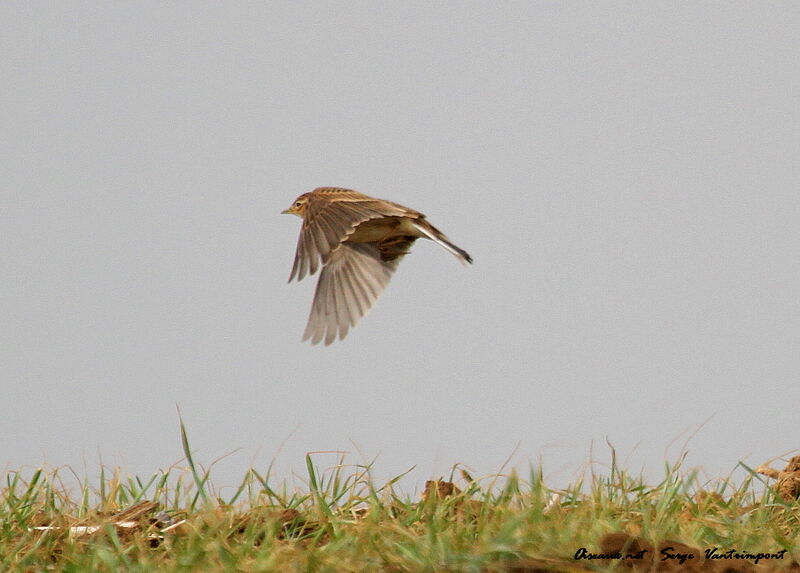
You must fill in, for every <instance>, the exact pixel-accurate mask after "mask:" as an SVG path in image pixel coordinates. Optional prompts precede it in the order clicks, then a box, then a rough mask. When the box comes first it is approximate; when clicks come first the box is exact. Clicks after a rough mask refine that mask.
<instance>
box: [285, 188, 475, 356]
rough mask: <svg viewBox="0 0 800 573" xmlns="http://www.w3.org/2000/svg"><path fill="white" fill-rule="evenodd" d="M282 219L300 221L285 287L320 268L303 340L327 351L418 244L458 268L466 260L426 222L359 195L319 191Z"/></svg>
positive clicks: (467, 258) (403, 209)
mask: <svg viewBox="0 0 800 573" xmlns="http://www.w3.org/2000/svg"><path fill="white" fill-rule="evenodd" d="M283 212H284V213H288V214H292V215H297V216H299V217H301V218H302V219H303V227H302V229H301V230H300V237H299V239H298V240H297V252H296V253H295V256H294V266H293V267H292V273H291V275H289V282H291V281H292V279H293V278H295V277H297V280H302V279H303V277H305V276H306V274H308V275H313V274H314V273H315V272H317V269H318V268H319V267H320V266H322V272H321V273H320V276H319V281H318V282H317V288H316V291H315V292H314V302H313V303H312V304H311V314H310V315H309V317H308V325H307V326H306V330H305V333H304V334H303V340H308V339H309V338H310V339H311V343H312V344H317V343H318V342H319V341H320V340H322V339H323V338H324V339H325V344H326V345H328V344H330V343H331V342H333V341H334V340H336V336H337V334H338V336H339V338H341V339H343V338H344V337H345V336H347V331H348V330H349V329H350V328H351V327H353V326H355V325H356V323H358V321H359V320H360V319H361V317H363V316H364V315H365V314H367V312H369V309H370V308H372V305H374V304H375V301H376V300H377V299H378V296H380V294H381V293H382V292H383V289H384V288H386V285H387V284H388V283H389V279H390V278H391V276H392V273H394V270H395V269H396V268H397V265H398V264H399V263H400V260H401V259H402V258H403V257H404V256H405V255H406V254H407V253H408V251H409V248H410V247H411V245H412V244H414V241H416V240H417V239H420V238H423V239H431V240H432V241H435V242H437V243H439V244H440V245H442V246H443V247H444V248H445V249H447V250H448V251H450V252H451V253H453V254H454V255H455V256H456V257H457V258H458V259H459V260H460V261H461V262H462V263H465V264H466V263H471V262H472V257H470V256H469V254H467V252H466V251H464V250H463V249H461V248H459V247H457V246H455V245H454V244H453V243H451V242H450V240H449V239H448V238H447V237H446V236H445V235H444V233H442V232H441V231H440V230H439V229H437V228H436V227H434V226H433V225H431V224H430V223H428V221H427V219H425V215H423V214H422V213H420V212H419V211H414V210H413V209H409V208H408V207H403V206H402V205H398V204H397V203H392V202H391V201H385V200H383V199H374V198H373V197H368V196H366V195H364V194H363V193H359V192H358V191H351V190H350V189H339V188H336V187H320V188H319V189H314V190H313V191H311V192H310V193H303V194H302V195H300V196H299V197H298V198H297V199H295V200H294V203H293V204H292V206H291V207H289V208H288V209H286V210H285V211H283Z"/></svg>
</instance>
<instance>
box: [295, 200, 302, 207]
mask: <svg viewBox="0 0 800 573" xmlns="http://www.w3.org/2000/svg"><path fill="white" fill-rule="evenodd" d="M300 205H302V203H301V202H300V201H297V202H296V203H295V204H294V206H295V207H299V206H300Z"/></svg>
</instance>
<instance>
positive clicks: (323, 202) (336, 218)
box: [289, 187, 416, 282]
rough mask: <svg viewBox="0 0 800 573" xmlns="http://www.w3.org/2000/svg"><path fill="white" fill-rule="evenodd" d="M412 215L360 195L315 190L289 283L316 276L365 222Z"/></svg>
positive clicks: (393, 205) (324, 189) (356, 193)
mask: <svg viewBox="0 0 800 573" xmlns="http://www.w3.org/2000/svg"><path fill="white" fill-rule="evenodd" d="M409 213H416V212H415V211H412V210H411V209H406V208H405V207H403V206H402V205H396V204H394V203H389V202H388V201H381V200H380V199H373V198H372V197H368V196H367V195H364V194H363V193H359V192H357V191H351V190H349V189H339V188H332V187H331V188H326V187H323V188H320V189H315V190H314V191H313V192H312V193H310V194H309V201H308V206H307V207H306V213H305V216H304V217H303V228H302V229H301V231H300V237H299V238H298V239H297V251H296V252H295V255H294V265H293V266H292V272H291V274H290V275H289V282H291V281H292V279H293V278H294V277H295V276H296V277H297V280H302V279H303V278H304V277H305V276H306V275H313V274H314V273H316V272H317V269H318V268H319V266H320V262H321V263H322V264H323V265H325V264H326V263H327V262H328V259H329V258H330V256H331V253H332V252H333V251H335V250H336V248H337V247H338V246H339V244H341V243H342V242H343V241H345V240H346V239H347V237H348V235H350V234H351V233H352V232H353V231H354V230H355V228H356V227H357V226H358V225H360V224H361V223H363V222H364V221H368V220H370V219H379V218H381V217H398V216H406V215H408V214H409Z"/></svg>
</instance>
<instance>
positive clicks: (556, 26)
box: [0, 1, 800, 487]
mask: <svg viewBox="0 0 800 573" xmlns="http://www.w3.org/2000/svg"><path fill="white" fill-rule="evenodd" d="M798 29H800V6H799V5H798V4H797V3H795V2H771V3H756V2H713V3H711V2H708V3H703V2H692V3H687V2H638V1H634V2H513V3H511V2H508V3H496V2H491V3H489V2H487V3H483V2H463V3H451V2H446V3H445V2H438V3H432V2H397V3H388V2H368V3H356V2H330V3H325V2H305V3H298V2H285V3H278V2H261V3H252V2H246V3H245V2H225V3H219V2H171V3H163V2H149V3H148V2H135V3H133V2H130V3H120V2H101V3H98V2H86V3H84V2H58V3H37V2H3V3H2V4H0V53H1V54H2V57H0V77H2V88H0V113H1V114H2V115H0V190H1V191H0V192H1V193H2V199H0V218H2V221H0V223H1V225H2V226H1V227H0V233H1V234H2V249H0V265H1V266H0V269H2V282H0V294H1V297H0V383H1V384H2V402H0V403H1V404H2V415H1V416H0V436H2V437H1V438H0V443H1V444H2V458H1V459H0V464H2V465H1V466H0V467H3V468H6V469H16V468H20V467H35V466H38V465H40V464H43V463H47V464H50V465H54V466H59V465H63V464H69V465H71V466H73V467H75V468H78V470H79V473H80V471H82V468H84V467H86V468H88V469H89V471H90V473H91V472H92V471H94V470H93V469H92V468H96V467H97V464H98V463H99V462H100V461H101V460H102V462H103V463H104V464H106V465H108V466H116V465H121V466H122V467H123V469H124V471H126V472H128V473H135V474H139V475H142V476H147V475H149V474H151V473H152V472H154V471H156V470H158V469H165V468H167V467H168V466H170V465H171V464H172V463H174V462H177V461H178V460H180V458H181V457H182V451H181V447H180V436H179V431H178V415H177V412H176V405H178V406H180V408H181V411H182V414H183V418H184V421H185V423H186V425H187V428H188V430H189V437H190V440H191V443H192V446H193V448H194V450H195V455H196V457H197V459H198V460H199V461H200V462H202V463H205V464H207V463H210V462H211V461H212V460H214V459H216V458H218V457H219V456H222V455H224V454H226V453H229V452H233V451H236V453H234V454H233V455H231V456H230V457H228V458H226V459H225V460H223V461H221V462H220V463H219V464H218V466H217V469H216V471H215V472H214V474H213V475H214V476H215V478H216V479H215V482H217V484H218V485H235V484H236V483H237V482H238V480H239V479H240V478H241V477H242V476H243V475H244V472H245V469H246V468H247V467H249V466H251V465H252V466H254V467H255V468H256V469H258V470H259V471H264V470H265V469H266V468H267V466H268V464H269V463H270V461H272V460H273V459H276V460H277V465H276V468H277V470H276V471H277V474H276V477H280V478H283V477H290V476H291V472H292V471H293V470H294V471H296V472H297V473H299V474H302V473H303V472H304V459H303V456H304V455H305V453H306V452H308V451H318V450H347V451H350V452H352V455H351V456H350V457H349V458H348V459H349V460H350V461H352V462H354V463H357V462H364V461H370V460H372V459H373V458H376V457H377V461H376V463H375V468H376V474H377V476H379V477H381V478H388V477H391V476H393V475H396V474H399V473H401V472H402V471H404V470H406V469H408V468H409V467H411V466H416V467H417V469H416V470H415V472H414V473H413V474H412V481H411V486H410V487H415V486H416V485H417V484H418V483H420V482H421V481H422V480H424V479H427V478H430V477H433V476H438V475H441V474H443V473H446V472H447V471H448V468H449V467H450V466H451V465H452V464H454V463H456V462H462V463H464V464H467V466H468V467H470V468H472V471H473V473H475V474H476V475H481V474H488V473H493V472H497V471H499V470H500V468H501V466H502V464H503V461H504V460H505V459H506V458H507V457H508V456H509V455H511V454H512V453H514V456H513V459H512V463H511V465H512V466H516V467H519V468H522V469H525V468H527V466H528V464H529V463H534V464H538V463H539V462H540V461H542V462H543V463H544V470H545V474H546V476H549V477H550V478H551V479H552V480H553V482H566V481H570V480H572V479H574V477H575V476H577V475H579V474H580V472H581V471H582V469H583V467H584V466H585V463H586V462H587V461H588V460H589V458H590V453H591V452H592V448H593V447H594V450H593V452H594V453H593V455H594V457H595V459H596V461H598V462H599V463H607V462H608V461H609V459H610V455H609V450H608V447H607V446H606V445H605V440H606V439H608V440H609V441H610V442H611V443H613V444H614V445H615V446H616V448H617V450H618V455H619V457H620V462H621V463H624V464H625V466H626V467H627V468H629V469H631V470H632V471H634V472H638V471H639V470H640V469H642V468H644V471H645V472H646V473H647V474H649V475H653V476H656V477H657V476H659V475H660V473H661V471H662V467H663V463H664V461H668V460H675V459H676V457H677V456H678V455H679V453H680V450H681V447H682V445H683V443H684V441H685V440H686V439H687V438H688V437H689V435H690V434H692V433H693V432H695V431H696V430H698V428H699V427H700V426H702V428H701V429H699V431H696V433H695V434H694V436H693V437H692V438H691V440H690V441H689V443H688V446H687V447H688V451H689V455H688V460H687V464H688V465H689V466H701V467H702V468H703V469H704V471H705V472H706V474H707V475H708V476H709V477H722V476H725V475H727V474H728V472H730V471H731V470H732V469H733V468H734V467H735V466H736V464H737V462H738V461H740V460H743V461H745V462H746V463H748V464H750V465H753V466H755V465H758V464H760V463H762V462H764V461H766V460H767V459H769V458H771V457H773V456H777V455H780V454H784V453H786V452H789V451H791V450H793V449H795V448H797V447H798V446H800V444H798V442H797V435H796V432H795V429H796V426H797V405H798V400H800V384H799V383H798V374H800V343H799V342H800V304H799V302H800V299H799V295H798V293H800V168H799V167H798V165H800V163H798V159H797V154H798V149H800V104H798V101H799V100H798V97H799V94H800V70H799V68H800V64H798V53H800V36H798V33H797V31H798ZM318 186H342V187H349V188H353V189H357V190H359V191H362V192H364V193H367V194H370V195H373V196H377V197H381V198H386V199H391V200H393V201H395V202H398V203H401V204H404V205H407V206H409V207H412V208H414V209H417V210H419V211H422V212H423V213H425V214H427V215H428V217H429V220H430V221H431V222H432V223H433V224H434V225H436V226H437V227H439V228H440V229H442V231H444V232H445V233H446V234H447V235H448V236H449V237H450V238H451V239H452V240H453V241H454V242H455V243H456V244H458V245H459V246H461V247H463V248H464V249H466V250H467V251H469V252H470V254H472V256H473V257H474V259H475V264H474V265H473V266H472V267H470V268H463V267H462V266H461V265H459V264H458V262H457V261H456V260H455V259H454V258H453V257H452V256H451V255H450V254H448V253H447V252H446V251H445V250H443V249H441V248H440V247H439V246H437V245H435V244H434V243H432V242H429V241H418V242H417V244H416V245H415V246H414V249H413V252H412V254H411V255H410V256H408V257H407V258H406V260H404V262H403V263H402V264H401V265H400V268H399V270H398V272H397V274H396V275H395V277H394V279H393V281H392V284H390V285H389V288H388V289H387V290H386V292H385V293H384V295H383V296H382V297H381V299H380V300H379V301H378V304H377V305H376V306H375V308H374V309H373V311H372V312H371V313H370V314H369V316H367V317H366V318H365V319H364V320H363V321H362V322H361V324H360V325H358V327H356V328H355V329H354V330H353V331H352V332H351V334H350V335H349V337H348V338H347V339H346V340H345V341H344V342H338V343H336V344H334V345H332V346H330V347H327V348H326V347H322V346H311V345H309V344H307V343H301V341H300V338H301V335H302V332H303V329H304V326H305V322H306V318H307V315H308V310H309V308H310V303H311V298H312V294H313V288H314V283H315V279H316V277H314V278H312V279H306V280H304V281H303V282H301V283H299V284H296V283H292V284H287V282H286V280H287V278H288V275H289V271H290V268H291V264H292V260H293V257H294V248H295V243H296V237H297V234H298V231H299V226H300V221H299V219H297V218H295V217H288V216H285V215H280V214H279V213H280V211H281V210H282V209H284V208H286V207H288V206H289V204H290V203H291V201H292V200H293V199H294V198H295V197H296V196H297V195H299V194H300V193H303V192H306V191H309V190H311V189H313V188H314V187H318ZM703 424H705V425H703ZM316 459H317V460H318V461H319V462H320V464H321V465H323V466H325V465H328V464H330V463H331V462H332V461H333V458H332V457H331V456H318V457H317V458H316Z"/></svg>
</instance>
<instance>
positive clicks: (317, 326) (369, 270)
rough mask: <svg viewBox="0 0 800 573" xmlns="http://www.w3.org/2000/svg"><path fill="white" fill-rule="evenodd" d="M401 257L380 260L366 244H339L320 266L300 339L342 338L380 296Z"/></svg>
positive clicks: (376, 253) (329, 341)
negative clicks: (321, 266)
mask: <svg viewBox="0 0 800 573" xmlns="http://www.w3.org/2000/svg"><path fill="white" fill-rule="evenodd" d="M401 258H402V257H398V258H396V259H394V260H391V261H383V260H381V255H380V251H379V250H378V248H377V247H376V246H375V245H373V244H369V243H342V244H341V245H339V247H338V248H337V249H335V250H334V251H333V252H332V253H331V256H330V259H329V261H328V263H327V264H326V265H325V266H324V267H323V268H322V272H321V273H320V276H319V282H318V283H317V288H316V290H315V292H314V302H313V303H312V304H311V313H310V314H309V317H308V324H307V325H306V330H305V332H304V333H303V340H308V339H309V338H310V339H311V343H312V344H317V343H318V342H320V341H322V340H323V339H324V341H325V344H326V345H328V344H331V343H332V342H333V341H334V340H336V338H337V337H338V338H340V339H343V338H344V337H345V336H347V333H348V331H349V329H350V328H351V327H353V326H355V325H356V324H357V323H358V321H359V320H361V318H363V317H364V316H365V315H366V314H367V313H368V312H369V310H370V309H371V308H372V306H373V305H374V304H375V301H376V300H377V299H378V297H379V296H380V295H381V293H382V292H383V290H384V289H385V288H386V285H388V284H389V280H390V279H391V277H392V274H393V273H394V271H395V269H396V268H397V265H398V263H399V262H400V259H401Z"/></svg>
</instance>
